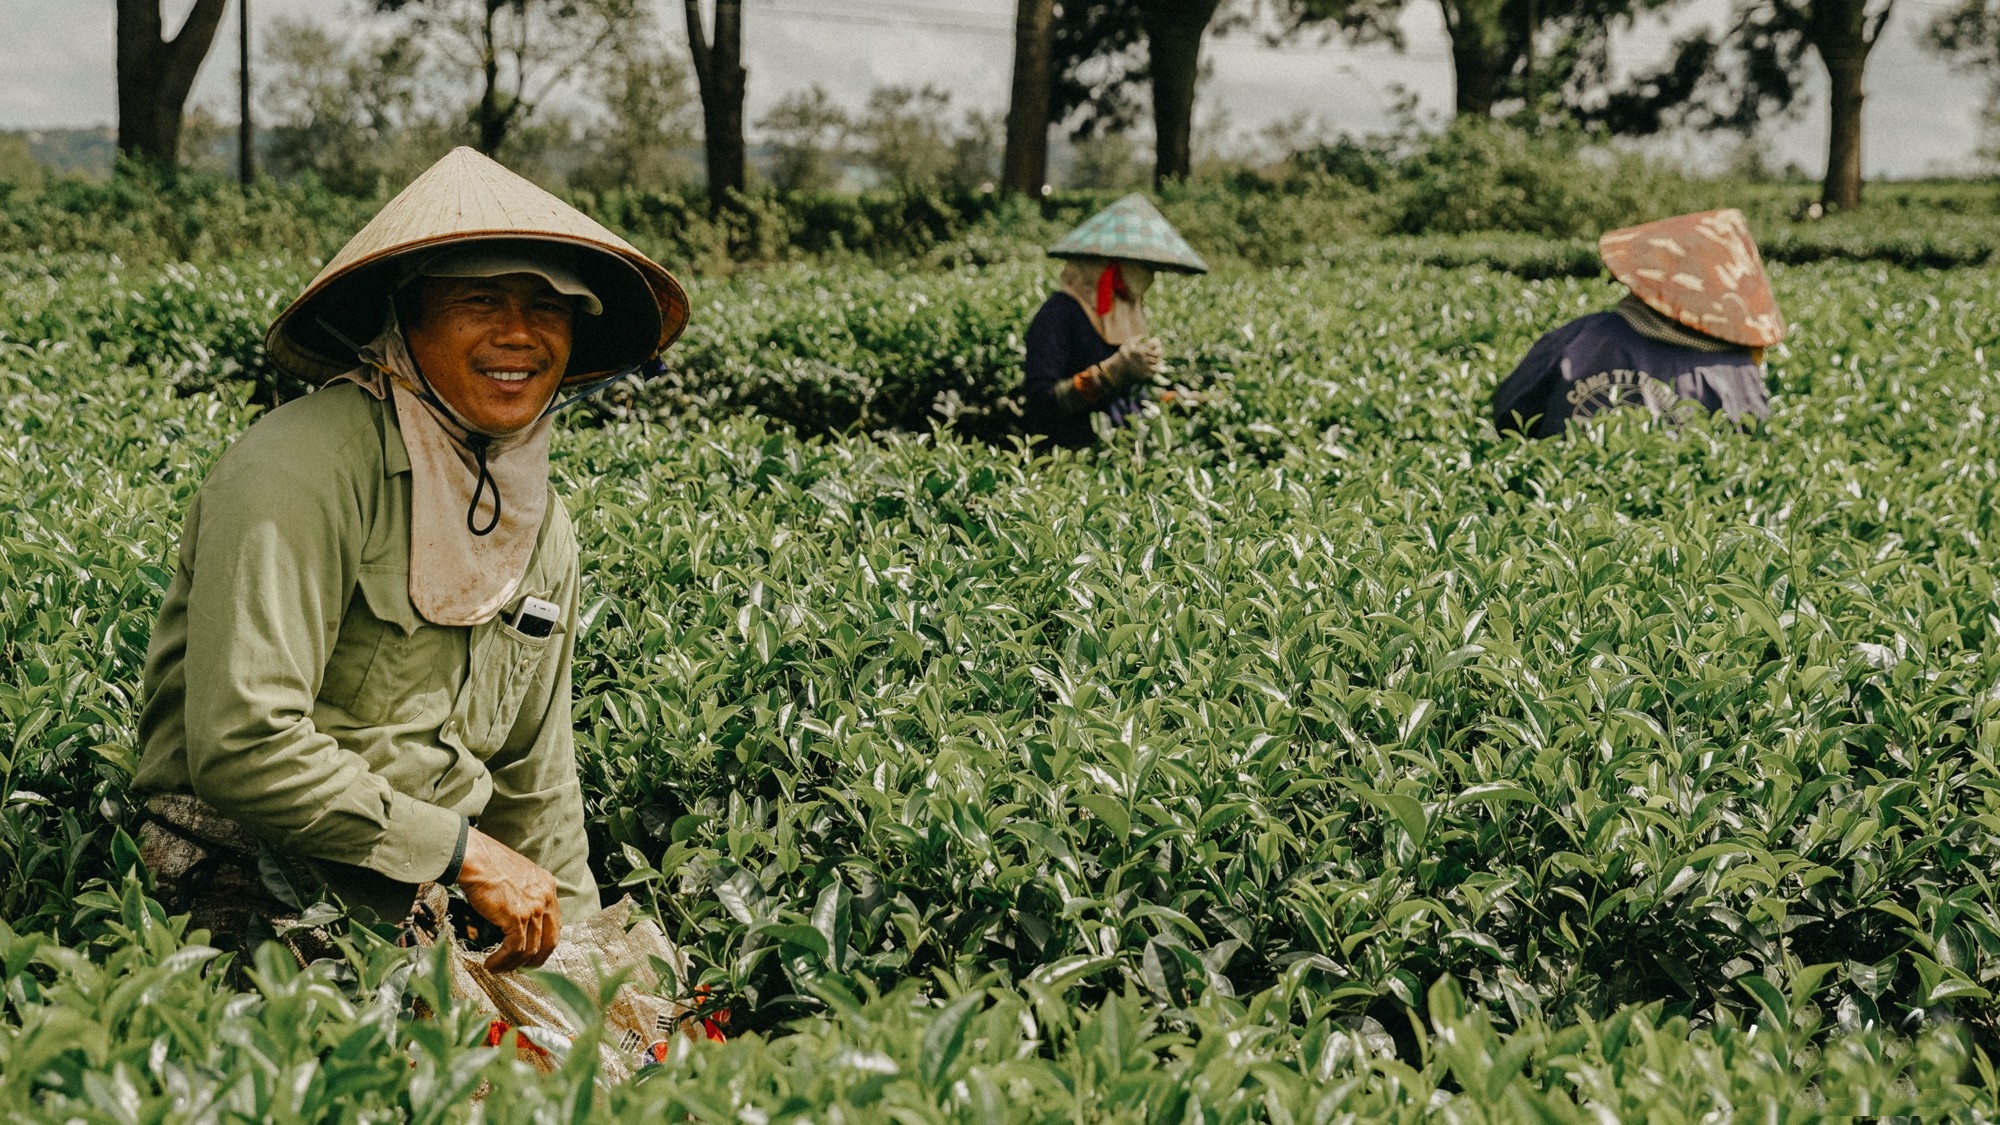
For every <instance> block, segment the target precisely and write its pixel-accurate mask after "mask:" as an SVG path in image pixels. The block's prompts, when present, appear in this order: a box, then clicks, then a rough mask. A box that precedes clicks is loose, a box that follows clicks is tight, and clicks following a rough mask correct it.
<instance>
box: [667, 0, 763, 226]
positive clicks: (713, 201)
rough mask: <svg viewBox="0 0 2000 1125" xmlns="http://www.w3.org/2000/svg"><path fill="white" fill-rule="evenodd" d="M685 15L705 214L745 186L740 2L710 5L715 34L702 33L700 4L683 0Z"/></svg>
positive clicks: (744, 73) (726, 0)
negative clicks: (697, 98) (696, 91)
mask: <svg viewBox="0 0 2000 1125" xmlns="http://www.w3.org/2000/svg"><path fill="white" fill-rule="evenodd" d="M682 3H683V5H684V6H685V8H686V11H687V32H688V51H689V53H690V54H692V55H693V56H694V76H695V82H696V84H697V85H698V86H699V87H700V89H701V124H702V129H701V139H702V148H703V149H704V150H705V151H706V153H707V156H708V206H709V210H710V211H716V210H720V209H721V208H722V207H724V206H726V205H728V202H729V199H730V196H731V194H732V193H735V192H741V191H742V190H743V185H744V165H745V160H744V146H743V86H744V83H745V82H746V81H747V79H748V77H749V74H748V72H747V71H745V70H744V67H743V0H715V33H714V34H713V35H712V36H711V35H709V34H707V33H705V32H704V31H703V30H702V24H701V0H682Z"/></svg>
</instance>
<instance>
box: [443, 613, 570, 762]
mask: <svg viewBox="0 0 2000 1125" xmlns="http://www.w3.org/2000/svg"><path fill="white" fill-rule="evenodd" d="M508 616H509V615H508V614H505V613H503V614H501V615H500V616H499V617H497V618H495V619H493V620H492V621H489V622H486V623H485V624H483V625H479V626H475V627H474V628H473V629H472V660H471V666H470V668H469V669H468V672H467V675H466V680H465V687H464V688H463V689H462V690H461V691H460V692H459V698H458V704H457V706H455V707H454V708H453V709H452V720H451V723H450V724H449V726H448V733H450V734H456V735H457V740H458V741H459V742H461V743H463V745H464V746H465V748H466V749H468V750H470V751H472V752H473V753H475V754H477V755H479V756H480V757H481V758H487V757H491V756H492V755H494V754H496V753H498V752H499V751H500V750H501V749H502V748H503V747H505V746H506V744H507V738H508V735H510V734H512V733H513V731H514V728H515V727H516V726H517V725H519V723H520V720H521V718H522V717H523V712H524V711H526V712H532V715H533V716H534V717H539V716H540V715H541V713H542V711H543V710H545V709H546V704H547V702H548V697H549V689H550V684H549V682H548V681H549V677H550V675H551V669H550V660H549V658H550V657H551V656H552V655H553V654H554V651H555V650H554V649H553V648H552V647H551V646H554V645H558V644H561V643H562V634H563V626H562V624H561V623H560V622H558V623H557V624H556V626H555V628H554V629H552V630H551V631H550V632H549V634H548V635H547V636H543V637H531V636H529V635H527V634H526V633H523V632H521V631H520V630H519V629H516V628H514V626H512V625H509V624H507V621H506V618H507V617H508ZM531 725H533V726H538V725H539V724H531ZM530 737H532V736H530Z"/></svg>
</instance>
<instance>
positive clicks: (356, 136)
mask: <svg viewBox="0 0 2000 1125" xmlns="http://www.w3.org/2000/svg"><path fill="white" fill-rule="evenodd" d="M424 61H425V55H424V51H423V48H422V45H421V44H418V43H415V42H412V41H411V40H409V39H407V38H405V37H402V36H386V37H384V38H383V39H382V40H381V41H380V42H379V43H378V44H372V45H371V44H369V43H367V42H366V41H361V42H354V41H351V40H350V37H349V36H347V35H344V34H338V33H335V32H332V31H329V30H328V29H326V28H325V27H322V26H320V25H319V24H316V23H313V22H311V21H310V20H302V19H282V20H280V21H278V23H277V25H276V26H275V27H274V28H272V30H271V34H269V35H267V36H265V38H264V56H263V62H264V75H265V79H264V84H263V86H262V88H261V90H260V97H261V98H262V101H263V105H264V107H265V113H266V116H267V118H268V122H269V123H268V125H267V127H266V135H267V138H268V148H267V150H266V154H267V156H268V164H269V171H270V172H271V174H273V175H275V176H279V177H291V176H296V175H299V174H301V173H306V172H310V173H312V174H313V175H315V176H318V177H319V179H320V180H321V181H322V182H323V183H325V184H326V185H327V186H328V187H330V188H333V189H334V190H335V191H339V192H343V193H346V194H350V195H371V194H373V193H375V192H376V191H377V190H378V189H379V188H380V187H381V186H382V185H383V184H385V183H393V182H396V181H398V180H403V179H407V178H408V176H409V175H414V174H415V173H416V171H418V170H419V169H421V168H422V167H423V166H424V164H425V163H426V162H427V160H428V159H429V158H434V157H435V156H436V155H437V152H436V151H434V150H437V149H440V148H442V147H444V146H445V145H448V144H449V143H450V141H449V139H448V137H447V136H445V123H444V122H441V121H439V120H437V119H435V118H433V117H430V116H429V115H427V114H426V112H425V111H424V109H423V96H422V85H421V81H420V79H421V76H422V74H423V73H424V72H425V71H426V69H428V68H426V67H425V66H424Z"/></svg>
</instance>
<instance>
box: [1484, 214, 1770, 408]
mask: <svg viewBox="0 0 2000 1125" xmlns="http://www.w3.org/2000/svg"><path fill="white" fill-rule="evenodd" d="M1598 252H1599V253H1600V254H1601V255H1602V256H1603V258H1604V264H1605V265H1606V266H1608V267H1609V268H1610V270H1611V276H1613V277H1614V278H1616V279H1618V281H1620V282H1621V283H1623V284H1624V285H1625V287H1626V288H1627V289H1629V290H1630V291H1631V292H1630V293H1628V294H1627V295H1626V296H1625V298H1624V299H1623V300H1622V301H1620V302H1619V303H1618V306H1617V307H1616V308H1615V309H1613V310H1612V311H1609V312H1600V313H1593V314H1591V315H1589V316H1585V317H1582V318H1580V319H1577V320H1573V321H1571V322H1569V323H1568V324H1565V325H1563V326H1562V327H1561V328H1558V329H1556V330H1555V331H1553V332H1550V333H1549V334H1547V335H1546V336H1543V337H1542V338H1541V339H1540V340H1538V341H1536V342H1535V346H1534V347H1533V348H1531V349H1529V351H1528V356H1527V358H1526V359H1524V360H1522V361H1521V364H1520V366H1518V367H1516V368H1515V369H1514V371H1513V373H1512V374H1511V375H1508V376H1507V378H1506V379H1504V380H1502V381H1501V383H1500V386H1499V387H1498V388H1497V389H1496V390H1495V391H1494V393H1493V424H1494V425H1495V426H1496V427H1498V428H1499V429H1500V430H1501V432H1503V433H1504V432H1508V431H1518V432H1520V433H1523V434H1525V435H1527V436H1529V437H1550V436H1553V435H1555V434H1559V433H1561V432H1562V431H1563V427H1564V426H1565V425H1567V424H1568V422H1569V421H1570V419H1572V418H1576V419H1584V418H1589V417H1592V416H1594V415H1596V414H1598V413H1600V412H1602V411H1604V410H1607V409H1609V408H1611V407H1613V406H1619V405H1631V406H1642V407H1645V408H1646V409H1648V410H1650V411H1652V412H1653V413H1654V414H1655V415H1656V416H1660V417H1667V418H1678V417H1680V416H1682V415H1683V414H1684V413H1686V412H1691V411H1695V410H1697V409H1701V408H1705V409H1707V410H1709V411H1716V410H1720V411H1722V412H1723V414H1724V416H1726V417H1728V418H1729V419H1730V420H1731V421H1743V420H1745V419H1750V418H1756V419H1762V418H1765V417H1768V416H1769V415H1770V412H1771V407H1770V395H1769V392H1768V391H1767V390H1766V388H1765V386H1764V366H1763V363H1764V349H1765V348H1767V347H1769V346H1771V345H1772V344H1775V343H1777V342H1778V341H1779V340H1782V339H1783V338H1784V336H1785V321H1784V318H1783V317H1782V316H1780V315H1779V313H1778V304H1777V300H1776V299H1775V298H1774V297H1773V296H1772V295H1771V283H1770V280H1769V279H1768V278H1767V277H1765V275H1764V263H1763V259H1761V258H1760V257H1759V256H1758V254H1757V244H1756V243H1755V242H1753V241H1752V240H1751V238H1750V229H1749V227H1748V226H1747V225H1746V224H1745V223H1744V221H1743V214H1742V212H1740V211H1737V210H1734V209H1733V208H1732V209H1728V210H1722V211H1705V212H1702V213H1700V214H1695V215H1681V216H1677V217H1675V218H1671V219H1661V220H1660V221H1658V222H1653V223H1647V224H1645V225H1643V226H1636V227H1627V228H1625V229H1623V230H1614V231H1612V232H1610V233H1609V234H1606V235H1605V236H1604V237H1603V238H1601V239H1600V240H1599V241H1598Z"/></svg>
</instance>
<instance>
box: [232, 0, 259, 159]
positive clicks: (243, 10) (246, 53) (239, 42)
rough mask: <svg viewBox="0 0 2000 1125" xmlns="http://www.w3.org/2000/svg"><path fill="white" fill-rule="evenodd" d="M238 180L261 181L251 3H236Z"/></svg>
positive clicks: (244, 0) (239, 0) (247, 1)
mask: <svg viewBox="0 0 2000 1125" xmlns="http://www.w3.org/2000/svg"><path fill="white" fill-rule="evenodd" d="M236 20H237V23H236V31H237V36H236V179H237V182H238V183H241V184H242V185H243V186H244V187H249V186H250V184H251V182H252V181H254V180H256V178H257V143H256V142H257V126H256V124H255V123H254V121H253V119H252V118H251V116H250V0H236Z"/></svg>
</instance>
